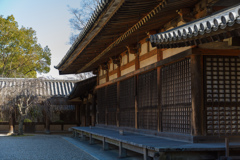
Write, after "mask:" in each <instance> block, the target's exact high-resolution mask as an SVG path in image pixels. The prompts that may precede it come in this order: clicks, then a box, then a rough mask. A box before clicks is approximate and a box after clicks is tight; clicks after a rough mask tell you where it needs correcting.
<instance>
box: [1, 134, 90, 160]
mask: <svg viewBox="0 0 240 160" xmlns="http://www.w3.org/2000/svg"><path fill="white" fill-rule="evenodd" d="M41 159H43V160H51V159H54V160H55V159H56V160H93V159H94V158H93V157H91V156H90V155H89V154H86V153H85V152H83V151H82V150H80V149H79V148H77V147H76V146H75V145H73V144H71V143H69V142H68V141H66V140H64V139H63V138H62V135H33V136H22V137H15V136H0V160H41Z"/></svg>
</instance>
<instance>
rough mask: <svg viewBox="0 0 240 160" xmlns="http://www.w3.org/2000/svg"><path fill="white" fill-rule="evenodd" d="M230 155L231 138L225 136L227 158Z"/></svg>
mask: <svg viewBox="0 0 240 160" xmlns="http://www.w3.org/2000/svg"><path fill="white" fill-rule="evenodd" d="M228 157H229V138H227V137H226V138H225V158H228Z"/></svg>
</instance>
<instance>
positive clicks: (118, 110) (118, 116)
mask: <svg viewBox="0 0 240 160" xmlns="http://www.w3.org/2000/svg"><path fill="white" fill-rule="evenodd" d="M119 104H120V82H117V116H116V118H117V127H119V126H120V108H119Z"/></svg>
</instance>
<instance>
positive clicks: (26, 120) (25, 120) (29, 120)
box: [24, 118, 32, 122]
mask: <svg viewBox="0 0 240 160" xmlns="http://www.w3.org/2000/svg"><path fill="white" fill-rule="evenodd" d="M24 122H32V120H31V119H28V118H25V119H24Z"/></svg>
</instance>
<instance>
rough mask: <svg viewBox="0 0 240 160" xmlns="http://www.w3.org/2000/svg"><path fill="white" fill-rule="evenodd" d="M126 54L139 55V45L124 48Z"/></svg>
mask: <svg viewBox="0 0 240 160" xmlns="http://www.w3.org/2000/svg"><path fill="white" fill-rule="evenodd" d="M126 47H127V52H128V53H129V54H140V53H141V44H140V43H138V44H137V45H136V46H130V45H129V46H126Z"/></svg>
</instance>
